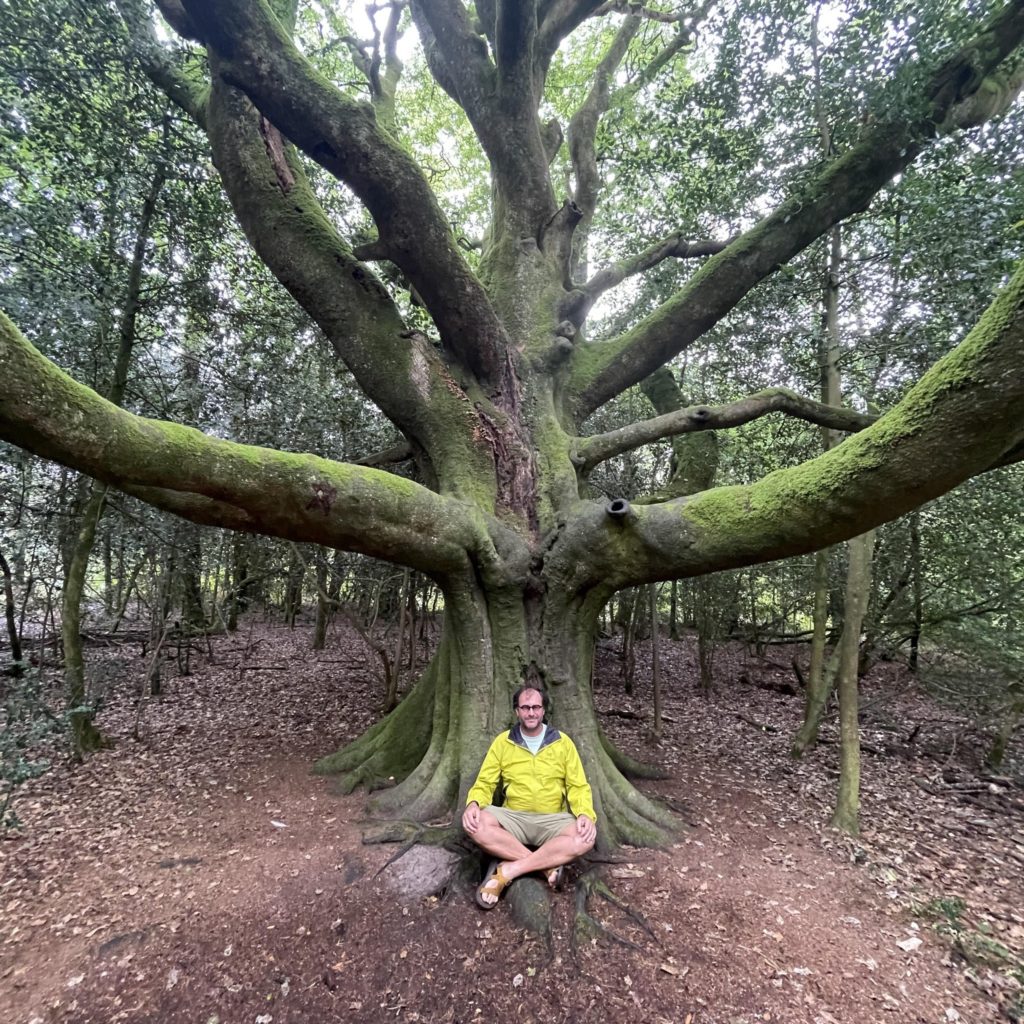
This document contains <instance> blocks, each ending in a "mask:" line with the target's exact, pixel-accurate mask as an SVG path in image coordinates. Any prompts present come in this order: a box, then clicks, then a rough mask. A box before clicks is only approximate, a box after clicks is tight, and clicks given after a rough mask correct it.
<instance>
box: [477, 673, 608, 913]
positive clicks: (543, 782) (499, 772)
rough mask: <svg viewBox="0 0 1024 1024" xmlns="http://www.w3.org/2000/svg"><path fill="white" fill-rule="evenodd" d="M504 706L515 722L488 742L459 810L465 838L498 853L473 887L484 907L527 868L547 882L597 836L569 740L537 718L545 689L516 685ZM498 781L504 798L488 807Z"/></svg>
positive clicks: (552, 881)
mask: <svg viewBox="0 0 1024 1024" xmlns="http://www.w3.org/2000/svg"><path fill="white" fill-rule="evenodd" d="M512 706H513V708H515V712H516V717H517V718H518V719H519V721H518V722H517V724H516V725H514V726H513V727H512V728H511V729H510V730H509V731H508V732H507V733H502V734H501V735H500V736H498V737H496V739H495V740H494V742H493V743H492V744H491V746H490V749H489V750H488V751H487V756H486V757H485V758H484V763H483V764H482V765H481V766H480V772H479V774H478V775H477V778H476V782H475V783H473V788H472V789H470V791H469V794H468V796H467V797H466V810H465V812H464V813H463V815H462V827H463V828H464V829H465V830H466V833H467V834H468V835H469V837H470V838H471V839H472V840H473V842H475V843H476V844H477V845H478V846H481V847H483V849H485V850H486V851H487V852H488V853H490V854H493V855H494V857H496V858H497V860H498V863H497V864H496V866H495V867H494V868H493V869H492V870H491V871H490V872H489V873H488V875H487V877H486V878H485V879H484V881H483V884H482V885H481V886H480V888H479V889H477V893H476V901H477V903H478V904H479V905H480V906H481V907H483V908H484V910H491V909H492V908H493V907H495V906H496V905H497V903H498V899H499V897H500V896H501V894H502V891H503V890H504V889H505V887H506V886H507V885H509V883H510V882H512V881H514V880H515V879H516V878H518V877H519V876H520V875H525V874H529V873H530V872H532V871H543V872H545V874H546V876H547V880H548V884H549V885H550V886H552V887H554V886H555V885H557V883H558V881H559V878H560V877H561V871H562V865H564V864H568V863H569V861H571V860H575V859H576V858H577V857H580V856H582V855H583V854H585V853H586V852H587V851H588V850H590V849H591V848H592V847H593V845H594V841H595V839H596V838H597V825H596V815H595V814H594V802H593V796H592V794H591V792H590V786H589V785H588V784H587V778H586V776H585V775H584V773H583V765H582V763H581V762H580V755H579V753H578V752H577V750H576V746H575V745H574V744H573V742H572V740H571V739H569V737H568V736H566V735H565V733H562V732H559V731H558V730H557V729H555V728H554V727H552V726H550V725H546V724H545V722H544V713H545V711H546V710H547V707H548V697H547V694H545V693H544V692H543V691H542V690H540V689H538V688H537V687H536V686H531V685H526V686H522V687H520V688H519V689H518V690H517V691H516V692H515V695H514V696H513V698H512ZM499 780H500V781H501V782H502V783H503V784H504V786H505V804H504V806H502V807H495V806H494V805H493V804H492V803H491V799H492V798H493V796H494V789H495V787H496V786H497V784H498V781H499ZM569 812H571V813H569ZM531 847H536V849H532V850H531V849H530V848H531Z"/></svg>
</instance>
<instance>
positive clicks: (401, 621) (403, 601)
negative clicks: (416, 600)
mask: <svg viewBox="0 0 1024 1024" xmlns="http://www.w3.org/2000/svg"><path fill="white" fill-rule="evenodd" d="M409 581H410V572H409V570H408V569H406V570H405V571H404V572H403V573H402V586H401V589H400V591H399V598H398V638H397V639H396V640H395V657H394V660H393V662H392V664H393V665H394V671H393V672H392V673H391V676H390V678H389V679H388V689H387V693H385V695H384V710H385V711H391V710H392V709H393V708H394V707H395V705H396V704H397V703H398V688H399V683H400V681H401V677H402V648H403V644H404V643H405V624H406V620H407V615H406V608H407V606H408V603H409Z"/></svg>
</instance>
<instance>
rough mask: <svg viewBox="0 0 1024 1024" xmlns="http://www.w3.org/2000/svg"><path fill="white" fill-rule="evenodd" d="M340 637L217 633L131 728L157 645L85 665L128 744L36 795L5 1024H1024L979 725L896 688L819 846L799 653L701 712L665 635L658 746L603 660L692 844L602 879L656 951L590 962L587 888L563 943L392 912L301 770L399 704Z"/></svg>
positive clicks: (1014, 900) (600, 693) (0, 892)
mask: <svg viewBox="0 0 1024 1024" xmlns="http://www.w3.org/2000/svg"><path fill="white" fill-rule="evenodd" d="M346 630H347V627H345V628H342V627H339V629H338V630H337V631H336V632H335V633H334V634H333V636H332V640H331V642H330V645H329V648H328V650H327V651H325V652H322V653H321V654H314V653H311V652H310V651H309V640H310V632H309V630H308V629H297V630H294V631H289V630H286V629H283V628H278V627H274V626H268V625H265V624H258V623H257V624H253V625H252V626H248V627H246V629H245V630H243V631H240V632H239V633H238V634H235V635H232V636H227V637H220V638H216V639H214V640H213V641H212V644H211V648H210V650H211V651H212V654H213V661H212V662H210V661H208V658H207V655H206V653H205V652H204V653H203V655H202V656H200V655H199V654H194V655H193V658H192V665H191V669H192V674H191V675H188V676H182V677H174V675H173V671H171V665H173V663H170V664H169V665H168V668H167V669H166V670H165V672H164V680H165V682H164V691H165V692H164V695H163V696H162V697H160V698H158V699H147V700H146V701H144V702H143V704H142V706H141V711H140V709H139V708H138V707H137V698H136V697H135V696H134V692H135V688H136V686H137V683H138V680H139V678H140V677H141V675H142V672H143V668H144V665H145V661H144V660H143V659H142V658H141V657H140V656H139V650H138V646H137V645H135V646H131V645H128V646H124V647H120V648H111V649H108V650H106V651H103V652H102V653H101V652H99V651H98V650H97V649H96V648H91V649H90V651H89V652H88V654H89V658H90V661H91V663H92V664H93V665H94V666H95V665H97V664H99V665H100V675H101V676H102V678H103V679H104V681H105V682H106V684H107V685H108V694H107V700H106V705H105V708H104V711H103V713H102V716H101V718H100V721H99V724H100V725H101V727H102V728H103V729H104V731H105V732H107V733H108V734H109V735H110V736H111V737H112V738H113V739H114V740H115V745H114V746H113V747H112V748H111V749H109V750H105V751H102V752H101V753H99V754H97V755H95V756H94V757H92V758H91V759H90V760H89V761H88V762H87V763H86V764H85V765H84V766H79V767H75V766H72V765H70V764H66V763H59V764H57V765H56V766H55V767H54V769H53V770H52V771H50V772H49V773H48V774H46V775H45V776H43V777H41V778H40V779H37V780H35V781H34V782H32V783H30V784H29V785H27V786H26V787H25V788H24V789H23V791H22V792H21V794H20V795H19V798H18V802H17V805H16V810H17V813H18V814H19V816H20V817H21V819H22V822H23V826H22V828H21V830H20V831H18V832H16V833H14V834H10V835H8V836H7V837H5V838H4V839H3V840H0V1021H3V1022H9V1024H49V1022H74V1024H90V1022H96V1024H100V1022H102V1024H111V1022H117V1021H128V1022H142V1021H166V1022H175V1024H176V1022H182V1024H185V1022H189V1024H269V1022H273V1024H284V1022H310V1024H327V1022H331V1021H357V1022H358V1021H368V1022H370V1021H372V1022H377V1021H390V1022H406V1021H430V1022H435V1021H436V1022H462V1024H473V1022H481V1024H485V1022H502V1021H506V1020H510V1019H515V1020H517V1021H522V1022H533V1021H536V1022H540V1021H544V1022H545V1024H557V1022H574V1021H584V1020H597V1021H602V1022H611V1024H619V1022H626V1021H631V1022H632V1021H636V1022H640V1021H643V1022H651V1024H666V1022H671V1024H753V1022H754V1021H776V1022H795V1024H798V1022H809V1024H810V1022H813V1024H836V1022H841V1024H848V1022H849V1024H854V1022H856V1024H869V1022H884V1024H890V1022H891V1024H902V1022H908V1024H909V1022H930V1024H939V1022H943V1024H945V1022H950V1021H963V1022H971V1024H988V1022H992V1021H997V1020H1011V1021H1012V1020H1019V1019H1021V1018H1020V1015H1021V1013H1022V1004H1024V995H1022V990H1021V982H1022V981H1024V871H1022V867H1024V831H1022V822H1024V809H1022V808H1024V801H1022V800H1021V790H1020V789H1019V788H1015V787H1014V786H1013V785H1012V784H1010V783H1008V782H1007V783H1006V784H1003V783H1001V782H999V781H998V780H995V781H993V780H991V779H985V778H983V777H981V775H980V774H979V772H978V769H977V751H976V750H975V749H974V748H973V746H972V744H971V743H970V742H967V739H968V738H969V737H970V731H969V730H968V729H967V727H966V724H965V723H963V722H959V721H958V720H957V719H956V716H954V715H952V714H951V713H949V712H948V711H945V710H942V709H940V708H938V707H936V706H935V705H934V704H932V703H931V702H929V701H928V700H927V699H926V698H925V697H923V696H922V695H921V694H920V693H919V692H918V691H917V690H916V689H915V687H914V686H913V685H911V684H909V683H908V682H907V680H906V679H905V678H904V676H903V675H902V674H901V672H900V670H899V669H898V668H897V667H896V666H894V665H883V666H881V669H880V670H878V671H876V672H875V673H873V674H872V675H871V676H870V677H869V679H868V680H867V681H866V683H865V687H864V696H863V704H864V708H865V714H864V718H865V726H864V741H865V743H866V744H867V746H868V748H869V749H866V750H865V753H864V757H863V790H862V822H863V833H862V835H861V836H860V837H859V838H858V839H856V840H851V839H849V838H845V837H843V836H841V835H839V834H838V833H835V832H833V831H830V830H829V829H828V827H827V823H828V818H829V815H830V811H831V806H832V802H833V800H834V791H835V786H836V774H837V772H836V759H837V748H836V745H835V741H834V737H835V723H834V721H830V722H829V723H827V724H826V727H825V733H824V734H825V739H826V740H828V741H830V742H825V743H823V744H822V745H821V746H820V747H819V748H818V749H817V750H815V751H814V752H813V753H811V754H810V755H809V756H808V757H807V758H806V759H805V760H804V761H802V762H793V761H791V760H790V758H789V757H788V743H789V738H790V736H791V735H792V733H793V731H794V729H795V727H796V726H797V724H798V722H799V718H800V714H801V701H800V698H799V697H796V696H786V695H784V694H782V693H778V692H773V691H772V690H770V689H765V688H763V687H764V686H765V685H768V686H772V685H777V684H783V685H784V684H786V683H789V682H791V681H792V679H793V675H792V672H791V671H790V670H789V669H788V668H786V667H784V666H783V665H782V664H781V661H782V660H783V658H785V660H787V661H788V659H789V657H791V650H790V649H784V650H787V651H790V653H787V654H786V655H779V654H771V655H770V657H771V658H772V659H773V660H772V661H766V660H763V659H757V658H754V657H752V656H751V655H750V654H749V653H748V652H747V651H746V649H745V648H743V647H740V646H739V645H737V646H735V647H730V648H728V649H725V650H723V651H722V652H721V653H720V655H719V659H718V662H717V665H716V676H717V678H718V679H719V680H720V683H719V685H718V687H717V689H716V691H715V692H713V693H711V694H709V695H707V696H702V695H701V694H699V693H698V692H697V689H696V679H697V677H698V673H697V668H696V657H695V651H694V646H693V643H692V641H690V640H684V641H681V642H678V643H672V642H668V641H665V642H663V643H662V645H661V647H662V657H661V661H662V672H663V679H664V684H663V688H664V690H665V694H666V696H665V699H664V707H665V721H664V729H663V732H662V735H661V737H660V739H659V740H657V741H655V739H654V738H653V737H652V736H651V733H650V729H651V724H652V723H651V717H650V714H649V708H650V704H651V696H650V689H649V685H648V683H647V682H646V680H647V676H648V672H647V668H646V666H645V665H643V664H641V665H640V666H638V671H637V677H638V683H637V687H636V691H635V693H634V694H632V695H629V696H627V695H625V694H624V692H623V684H622V682H621V678H620V674H619V662H618V659H617V657H616V656H615V653H614V650H613V645H612V642H610V641H606V642H602V646H601V651H600V658H599V666H598V672H597V673H596V683H595V699H596V703H597V706H598V708H599V710H600V712H601V714H602V722H603V724H604V725H605V727H606V729H607V731H608V732H609V734H610V735H611V736H612V737H613V738H614V739H615V741H616V742H618V743H619V744H620V745H621V746H622V747H623V748H625V749H626V750H627V751H629V752H630V753H632V754H634V755H635V756H639V757H641V758H644V759H646V760H649V761H652V762H656V763H659V764H661V765H663V766H664V767H665V768H666V769H668V770H669V771H670V772H671V778H670V779H669V780H667V781H662V782H657V783H649V784H648V783H645V784H643V787H642V788H644V789H645V790H647V791H649V792H651V793H654V794H656V795H658V796H660V797H661V798H663V799H665V800H667V801H668V802H669V803H670V804H671V805H672V806H673V807H675V808H676V809H677V810H678V811H680V814H681V817H682V818H683V819H685V821H686V822H687V826H688V827H687V829H686V830H685V831H683V832H681V833H680V835H679V837H678V841H677V842H676V843H675V844H674V845H673V846H672V847H670V848H668V849H663V850H656V851H650V850H629V851H626V856H625V857H624V858H623V862H622V863H619V864H610V865H604V866H603V868H602V869H601V870H603V872H604V873H605V875H606V877H607V879H608V881H609V883H610V884H611V886H612V887H613V890H614V891H615V892H616V893H617V894H618V895H619V896H620V897H622V898H623V899H624V900H626V901H627V902H628V904H629V905H630V906H631V907H632V908H634V909H635V910H637V911H639V912H640V913H642V914H643V915H644V916H645V918H646V919H647V921H648V923H649V925H650V927H651V930H652V932H653V938H652V937H649V936H647V935H645V934H644V933H643V932H642V931H640V930H639V929H638V928H636V927H635V926H634V925H633V924H632V923H631V921H630V920H629V918H627V917H625V916H624V915H622V914H621V912H620V911H619V910H617V909H616V908H614V907H613V906H612V905H611V904H609V903H606V902H604V903H602V904H601V905H599V906H598V907H597V908H596V913H597V914H598V915H599V917H600V919H601V920H602V921H603V922H604V923H605V924H607V925H608V926H609V927H610V928H612V929H614V930H616V931H618V932H619V933H621V934H623V935H627V936H628V937H630V938H631V939H632V940H634V942H635V943H636V946H637V948H630V947H627V946H623V945H619V944H615V943H612V942H607V941H598V942H595V943H592V944H588V945H587V946H586V947H585V948H582V949H578V950H576V951H573V950H572V949H571V948H570V943H569V934H570V931H571V924H572V914H573V907H574V900H573V895H572V888H573V882H574V881H575V877H574V876H572V875H571V876H570V879H569V885H568V886H567V888H566V891H563V892H562V893H559V894H556V895H555V897H554V919H553V920H554V927H553V931H554V934H553V940H552V944H551V948H550V949H549V948H548V947H547V946H546V945H545V943H544V942H543V941H542V940H540V939H538V938H536V937H534V936H532V935H530V934H527V933H525V932H524V931H523V930H521V929H520V928H519V927H517V925H516V924H515V921H514V920H513V917H512V914H511V913H510V910H509V907H508V905H507V903H505V902H503V903H502V904H501V905H500V906H499V907H498V908H497V909H496V910H495V911H493V912H489V913H484V912H482V911H480V910H479V909H478V908H477V907H476V906H475V904H474V903H473V899H472V892H471V890H470V889H469V888H468V887H467V888H463V887H461V886H453V887H452V888H450V889H449V891H447V892H446V893H444V894H442V895H441V896H440V897H439V898H438V897H428V898H424V899H416V900H412V901H408V900H402V899H401V898H399V897H398V896H396V895H395V894H394V893H393V892H392V890H391V889H390V888H389V886H388V883H387V879H388V874H387V872H385V873H383V874H378V872H379V871H380V869H381V868H382V867H383V865H384V864H385V862H386V861H387V860H388V858H389V857H390V856H391V855H392V854H393V853H394V847H389V846H381V845H364V843H363V842H362V835H363V832H364V829H365V828H366V817H365V797H364V796H363V795H360V794H358V793H357V794H353V795H350V796H343V797H342V796H337V795H334V793H333V792H332V785H331V783H330V781H329V780H325V779H321V778H318V777H315V776H313V775H311V774H310V765H311V764H312V762H313V761H314V760H315V758H317V757H318V756H320V755H322V754H324V753H327V752H330V751H332V750H334V749H335V748H337V747H338V746H339V745H340V744H342V743H344V742H345V741H346V740H348V739H351V738H353V737H354V736H356V735H358V733H359V732H360V731H361V730H362V729H364V728H365V727H366V726H367V725H368V724H369V723H370V722H371V721H372V720H373V718H374V714H375V708H376V707H377V706H378V704H379V683H378V681H377V679H376V678H375V675H374V670H373V665H372V662H368V661H367V658H366V652H365V649H364V648H363V646H362V644H361V642H360V641H359V639H358V637H356V636H355V635H354V634H350V633H348V632H347V631H346ZM630 714H635V715H636V716H637V717H635V718H631V717H624V715H630ZM137 719H138V725H139V738H138V739H133V738H132V732H133V726H134V725H135V723H136V720H137ZM915 727H916V729H915ZM911 733H913V738H912V739H910V736H911ZM957 740H959V742H956V741H957ZM954 747H955V750H953V753H950V751H951V749H953V748H954ZM1017 753H1018V756H1019V751H1018V752H1017ZM1018 763H1019V762H1018Z"/></svg>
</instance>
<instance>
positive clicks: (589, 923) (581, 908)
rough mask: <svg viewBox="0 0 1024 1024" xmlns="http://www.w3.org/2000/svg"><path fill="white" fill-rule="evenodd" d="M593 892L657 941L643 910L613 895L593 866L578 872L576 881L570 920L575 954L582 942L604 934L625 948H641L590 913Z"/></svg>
mask: <svg viewBox="0 0 1024 1024" xmlns="http://www.w3.org/2000/svg"><path fill="white" fill-rule="evenodd" d="M595 896H600V897H601V898H602V899H603V900H605V901H606V902H608V903H610V904H611V905H612V906H613V907H615V908H616V909H617V910H619V911H621V912H622V913H623V914H625V915H626V916H627V917H628V918H629V919H630V920H631V921H632V922H633V923H634V924H635V925H637V927H639V928H640V929H641V930H642V931H643V932H645V933H646V935H647V936H648V937H649V938H650V939H651V941H652V942H655V943H657V941H658V937H657V935H655V933H654V929H653V928H652V927H651V926H650V924H648V922H647V919H646V918H645V917H644V916H643V914H641V913H640V912H639V911H637V910H634V909H633V908H632V907H631V906H629V904H628V903H625V902H624V901H623V900H621V899H620V898H619V897H618V896H616V895H615V893H613V892H612V891H611V889H609V888H608V886H607V885H606V884H605V883H604V881H603V880H602V879H601V877H600V875H599V874H598V870H597V869H596V868H595V869H592V870H590V871H587V872H586V873H585V874H583V875H581V876H580V878H579V880H578V881H577V882H576V914H575V920H574V921H573V928H572V937H571V939H570V946H571V949H572V952H573V955H574V956H576V955H578V954H579V951H580V949H581V947H582V946H583V945H585V944H586V943H588V942H590V941H591V940H592V939H598V938H606V939H608V940H609V941H611V942H614V943H616V944H617V945H620V946H624V947H626V948H627V949H635V950H637V951H638V952H643V947H642V946H640V945H639V944H638V943H636V942H634V941H633V940H632V939H630V938H627V937H626V936H625V935H622V934H620V933H619V932H616V931H613V930H612V929H611V928H609V927H607V926H606V925H603V924H602V923H601V922H600V921H598V919H597V918H596V917H594V916H593V915H592V914H591V913H590V910H589V908H590V904H591V902H592V900H593V898H594V897H595Z"/></svg>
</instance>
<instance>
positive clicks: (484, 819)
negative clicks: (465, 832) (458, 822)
mask: <svg viewBox="0 0 1024 1024" xmlns="http://www.w3.org/2000/svg"><path fill="white" fill-rule="evenodd" d="M504 831H505V829H503V828H502V827H501V824H500V823H499V822H498V819H497V818H495V817H494V815H493V814H488V813H487V812H486V811H481V812H480V826H479V828H477V830H476V832H474V833H473V834H472V835H470V837H469V838H470V839H472V840H473V842H475V843H478V844H479V843H481V842H482V841H484V840H485V839H487V838H488V837H489V836H493V835H495V834H497V833H499V832H504Z"/></svg>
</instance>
